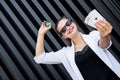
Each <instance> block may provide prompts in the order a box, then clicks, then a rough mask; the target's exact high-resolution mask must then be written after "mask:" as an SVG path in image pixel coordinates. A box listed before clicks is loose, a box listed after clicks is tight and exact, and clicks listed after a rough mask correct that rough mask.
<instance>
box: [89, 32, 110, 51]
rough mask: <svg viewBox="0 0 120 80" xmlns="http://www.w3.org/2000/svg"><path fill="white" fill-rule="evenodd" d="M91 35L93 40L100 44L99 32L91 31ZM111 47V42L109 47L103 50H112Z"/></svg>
mask: <svg viewBox="0 0 120 80" xmlns="http://www.w3.org/2000/svg"><path fill="white" fill-rule="evenodd" d="M89 35H90V36H91V37H92V39H94V41H96V42H97V43H98V42H99V40H100V33H99V31H96V30H94V31H91V32H90V33H89ZM111 45H112V41H111V40H110V42H109V45H108V47H106V48H104V49H103V48H102V49H103V50H106V49H108V48H110V46H111Z"/></svg>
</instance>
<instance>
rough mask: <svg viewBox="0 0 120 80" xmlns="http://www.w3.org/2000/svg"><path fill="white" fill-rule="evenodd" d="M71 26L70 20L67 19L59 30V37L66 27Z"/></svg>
mask: <svg viewBox="0 0 120 80" xmlns="http://www.w3.org/2000/svg"><path fill="white" fill-rule="evenodd" d="M71 24H72V20H71V19H68V21H67V22H66V23H65V25H64V27H63V28H62V29H61V31H60V32H59V34H60V35H62V33H65V32H66V29H67V27H68V26H70V25H71Z"/></svg>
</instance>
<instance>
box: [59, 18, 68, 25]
mask: <svg viewBox="0 0 120 80" xmlns="http://www.w3.org/2000/svg"><path fill="white" fill-rule="evenodd" d="M66 22H67V19H66V18H64V19H62V20H60V21H59V23H58V27H63V26H64V25H65V23H66Z"/></svg>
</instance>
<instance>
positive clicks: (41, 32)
mask: <svg viewBox="0 0 120 80" xmlns="http://www.w3.org/2000/svg"><path fill="white" fill-rule="evenodd" d="M45 23H46V21H43V22H42V24H41V27H40V28H39V31H38V34H42V35H44V34H45V33H47V31H49V30H50V29H51V26H49V27H46V25H45Z"/></svg>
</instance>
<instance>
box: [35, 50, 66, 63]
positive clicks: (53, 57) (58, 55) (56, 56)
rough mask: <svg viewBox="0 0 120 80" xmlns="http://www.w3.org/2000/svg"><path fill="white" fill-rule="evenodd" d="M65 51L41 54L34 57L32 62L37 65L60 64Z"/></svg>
mask: <svg viewBox="0 0 120 80" xmlns="http://www.w3.org/2000/svg"><path fill="white" fill-rule="evenodd" d="M64 50H65V49H64V48H62V49H61V50H58V51H57V52H53V51H52V52H49V53H46V52H43V53H42V54H41V55H39V56H37V57H36V56H35V57H34V60H35V62H36V63H38V64H60V63H62V60H61V59H63V56H64V52H65V51H64Z"/></svg>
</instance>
